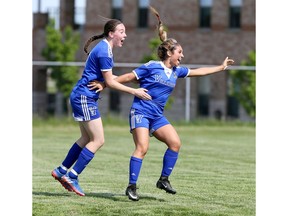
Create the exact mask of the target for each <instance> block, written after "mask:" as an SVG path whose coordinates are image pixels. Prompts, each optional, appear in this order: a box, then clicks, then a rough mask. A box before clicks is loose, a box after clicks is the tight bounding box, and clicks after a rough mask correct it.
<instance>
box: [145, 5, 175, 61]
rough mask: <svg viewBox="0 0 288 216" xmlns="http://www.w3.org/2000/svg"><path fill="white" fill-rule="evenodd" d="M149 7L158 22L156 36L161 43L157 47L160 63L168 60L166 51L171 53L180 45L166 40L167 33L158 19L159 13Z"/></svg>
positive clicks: (169, 39)
mask: <svg viewBox="0 0 288 216" xmlns="http://www.w3.org/2000/svg"><path fill="white" fill-rule="evenodd" d="M149 7H150V10H151V11H152V13H154V15H155V16H156V18H157V20H158V35H159V38H160V40H161V41H162V42H163V43H161V44H160V45H159V47H158V53H157V54H158V57H159V58H160V60H161V61H163V60H165V59H167V58H168V51H171V52H173V51H174V50H175V48H176V47H177V46H179V45H180V44H179V43H178V42H177V41H176V40H175V39H173V38H168V39H167V32H166V31H165V29H164V25H163V22H162V20H161V18H160V15H159V13H158V12H157V11H156V10H155V8H153V7H151V6H149Z"/></svg>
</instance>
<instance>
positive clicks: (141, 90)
mask: <svg viewBox="0 0 288 216" xmlns="http://www.w3.org/2000/svg"><path fill="white" fill-rule="evenodd" d="M147 92H148V90H147V89H144V88H138V89H135V96H136V97H138V98H140V99H143V100H151V99H152V97H151V96H150V95H149V94H148V93H147Z"/></svg>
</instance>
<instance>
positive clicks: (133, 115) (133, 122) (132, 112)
mask: <svg viewBox="0 0 288 216" xmlns="http://www.w3.org/2000/svg"><path fill="white" fill-rule="evenodd" d="M130 121H131V129H134V128H135V109H132V110H131V119H130Z"/></svg>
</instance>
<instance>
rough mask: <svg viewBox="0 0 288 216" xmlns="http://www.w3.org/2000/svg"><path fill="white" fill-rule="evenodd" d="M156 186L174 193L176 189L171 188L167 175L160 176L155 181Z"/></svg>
mask: <svg viewBox="0 0 288 216" xmlns="http://www.w3.org/2000/svg"><path fill="white" fill-rule="evenodd" d="M156 187H157V188H159V189H162V190H165V191H166V192H167V193H170V194H176V190H174V189H173V188H172V186H171V184H170V181H169V180H168V177H160V179H159V180H158V181H157V183H156Z"/></svg>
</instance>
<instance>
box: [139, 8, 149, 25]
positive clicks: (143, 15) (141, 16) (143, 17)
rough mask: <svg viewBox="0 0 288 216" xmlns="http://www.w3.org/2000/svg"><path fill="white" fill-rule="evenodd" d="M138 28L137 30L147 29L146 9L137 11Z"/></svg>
mask: <svg viewBox="0 0 288 216" xmlns="http://www.w3.org/2000/svg"><path fill="white" fill-rule="evenodd" d="M138 27H139V28H147V27H148V8H139V9H138Z"/></svg>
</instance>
